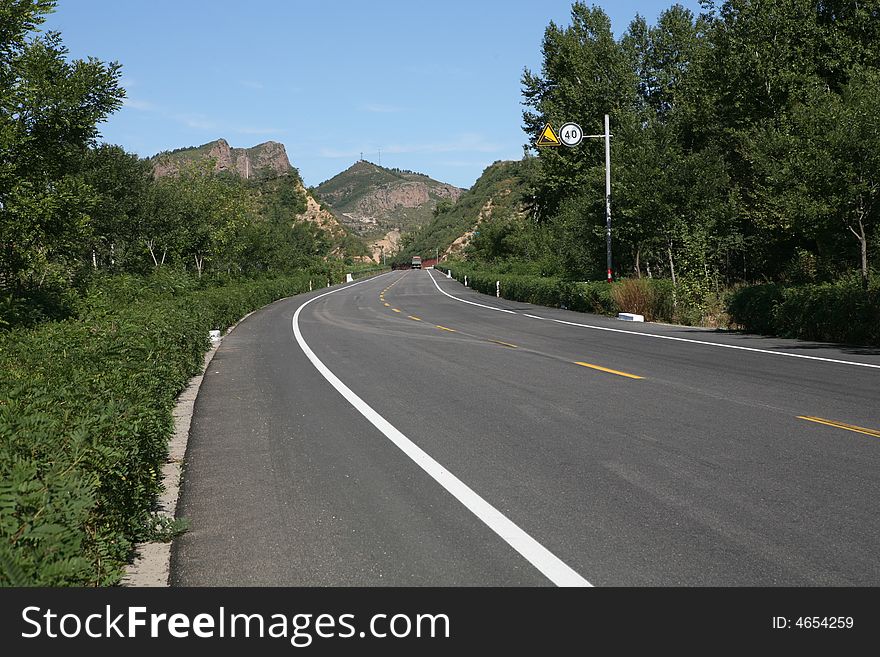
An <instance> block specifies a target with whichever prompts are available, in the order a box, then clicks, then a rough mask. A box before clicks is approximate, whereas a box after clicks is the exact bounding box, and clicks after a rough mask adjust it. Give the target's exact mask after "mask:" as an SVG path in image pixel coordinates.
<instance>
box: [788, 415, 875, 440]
mask: <svg viewBox="0 0 880 657" xmlns="http://www.w3.org/2000/svg"><path fill="white" fill-rule="evenodd" d="M797 417H798V419H799V420H806V421H807V422H815V423H816V424H825V425H827V426H829V427H835V428H837V429H846V430H847V431H854V432H856V433H863V434H865V435H866V436H873V437H874V438H880V431H878V430H877V429H867V428H865V427H859V426H856V425H855V424H846V423H845V422H837V421H836V420H826V419H824V418H821V417H812V416H809V415H798V416H797Z"/></svg>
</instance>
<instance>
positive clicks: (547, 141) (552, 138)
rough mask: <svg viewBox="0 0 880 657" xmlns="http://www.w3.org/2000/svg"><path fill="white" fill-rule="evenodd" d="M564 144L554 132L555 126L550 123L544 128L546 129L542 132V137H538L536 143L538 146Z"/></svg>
mask: <svg viewBox="0 0 880 657" xmlns="http://www.w3.org/2000/svg"><path fill="white" fill-rule="evenodd" d="M561 144H562V142H561V141H559V137H557V136H556V133H555V132H554V131H553V126H552V125H550V124H549V123H548V124H547V125H545V126H544V129H543V130H542V131H541V136H540V137H538V141H537V142H535V145H536V146H560V145H561Z"/></svg>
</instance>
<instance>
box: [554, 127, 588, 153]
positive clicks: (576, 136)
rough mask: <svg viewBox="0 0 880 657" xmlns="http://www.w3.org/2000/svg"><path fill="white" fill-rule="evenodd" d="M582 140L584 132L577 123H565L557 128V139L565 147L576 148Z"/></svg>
mask: <svg viewBox="0 0 880 657" xmlns="http://www.w3.org/2000/svg"><path fill="white" fill-rule="evenodd" d="M583 138H584V131H583V130H581V127H580V126H579V125H578V124H577V123H565V124H563V126H562V127H561V128H559V139H560V141H562V143H563V144H565V145H566V146H571V147H574V146H577V145H578V144H580V143H581V140H583Z"/></svg>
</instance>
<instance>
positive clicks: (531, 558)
mask: <svg viewBox="0 0 880 657" xmlns="http://www.w3.org/2000/svg"><path fill="white" fill-rule="evenodd" d="M368 280H372V279H368ZM432 280H433V278H432ZM365 282H366V281H361V282H360V283H354V284H353V285H348V286H346V287H343V288H338V289H336V290H332V291H330V292H325V293H324V294H321V295H318V296H316V297H313V298H312V299H309V300H308V301H306V302H305V303H303V304H302V305H301V306H300V307H299V308H297V309H296V312H295V313H294V314H293V320H292V324H293V335H294V336H295V337H296V341H297V343H299V346H300V348H301V349H302V350H303V353H304V354H305V355H306V358H308V359H309V360H310V361H311V363H312V365H314V366H315V369H317V370H318V371H319V372H320V373H321V376H323V377H324V378H325V379H327V381H328V382H329V383H330V385H332V386H333V387H334V388H336V390H337V392H339V394H341V395H342V396H343V397H344V398H345V400H346V401H347V402H348V403H349V404H351V405H352V406H354V408H355V409H357V411H358V412H359V413H360V414H361V415H363V416H364V417H365V418H366V419H367V420H368V421H369V422H370V424H372V425H373V426H374V427H376V428H377V429H378V430H379V431H381V432H382V433H383V434H385V436H386V437H387V438H388V439H389V440H390V441H391V442H392V443H394V444H395V445H397V447H399V448H400V450H401V451H402V452H403V453H404V454H406V455H407V456H408V457H409V458H411V459H412V460H413V461H414V462H415V463H416V464H417V465H418V466H419V467H420V468H422V470H424V471H425V472H426V473H428V475H429V476H430V477H431V478H432V479H434V481H436V482H437V483H438V484H440V485H441V486H443V488H445V489H446V490H447V491H448V492H449V493H450V494H451V495H452V496H453V497H455V499H457V500H458V501H459V502H461V503H462V504H463V505H464V506H465V507H466V508H467V509H468V510H469V511H470V512H471V513H473V514H474V515H475V516H477V518H479V519H480V520H482V521H483V523H485V524H486V526H487V527H489V529H491V530H492V531H494V532H495V533H496V534H498V536H500V537H501V538H502V539H504V541H505V542H507V544H508V545H510V546H511V547H512V548H513V549H514V550H516V551H517V552H519V553H520V554H521V555H522V556H523V557H524V558H525V559H526V560H527V561H528V562H529V563H531V564H532V565H533V566H534V567H535V568H537V569H538V570H539V571H540V572H541V573H542V574H543V575H544V576H545V577H547V578H548V579H549V580H550V581H551V582H553V583H554V584H556V585H557V586H592V585H591V584H590V583H589V582H588V581H587V580H586V579H584V578H583V577H581V576H580V575H579V574H578V573H577V572H575V571H574V570H573V569H572V568H570V567H569V566H568V565H566V564H565V563H563V561H562V560H561V559H559V557H557V556H556V555H554V554H553V553H552V552H550V551H549V550H548V549H547V548H545V547H544V546H543V545H541V544H540V543H538V542H537V541H536V540H535V539H534V538H532V537H531V536H529V535H528V534H527V533H526V532H525V531H523V530H522V529H521V528H520V527H519V526H518V525H516V524H515V523H514V522H513V521H512V520H510V519H509V518H508V517H507V516H505V515H504V514H503V513H501V512H500V511H499V510H498V509H496V508H495V507H494V506H492V505H491V504H489V502H487V501H486V500H484V499H483V498H482V497H480V496H479V495H478V494H477V493H476V492H475V491H474V490H473V489H471V488H470V487H469V486H468V485H467V484H465V483H464V482H463V481H461V480H460V479H459V478H458V477H456V476H455V475H454V474H452V473H451V472H449V471H448V470H447V469H446V468H444V467H443V466H442V465H440V463H438V462H437V461H435V460H434V459H433V458H432V457H431V456H430V455H429V454H428V453H427V452H425V451H424V450H423V449H421V448H420V447H419V446H418V445H416V444H415V443H414V442H412V441H411V440H410V439H409V438H407V437H406V436H404V435H403V434H402V433H401V432H400V431H398V430H397V429H396V428H395V427H394V426H392V424H391V423H390V422H388V420H386V419H385V418H384V417H382V416H381V415H379V413H377V412H376V411H375V410H373V408H372V407H371V406H369V405H368V404H367V403H366V402H365V401H364V400H363V399H361V398H360V397H358V396H357V395H356V394H355V393H354V392H352V390H351V389H350V388H349V387H348V386H346V385H345V384H344V383H343V382H342V381H341V380H340V379H339V378H338V377H337V376H336V375H335V374H334V373H333V372H331V371H330V369H329V368H328V367H327V366H326V365H324V363H323V362H321V360H320V359H319V358H318V357H317V356H316V355H315V352H313V351H312V350H311V348H310V347H309V345H308V344H307V343H306V341H305V339H304V338H303V336H302V333H301V332H300V329H299V316H300V314H301V313H302V310H303V308H305V307H306V306H308V305H309V304H310V303H312V302H313V301H317V300H318V299H321V298H322V297H326V296H327V295H329V294H335V293H336V292H339V291H341V290H345V289H348V288H350V287H354V286H355V285H360V284H361V283H365ZM441 291H442V290H441ZM453 298H454V297H453ZM459 300H461V299H459ZM466 303H468V302H466ZM475 305H480V304H475ZM486 307H487V308H488V307H489V306H486ZM494 310H499V309H498V308H495V309H494ZM507 312H509V311H507Z"/></svg>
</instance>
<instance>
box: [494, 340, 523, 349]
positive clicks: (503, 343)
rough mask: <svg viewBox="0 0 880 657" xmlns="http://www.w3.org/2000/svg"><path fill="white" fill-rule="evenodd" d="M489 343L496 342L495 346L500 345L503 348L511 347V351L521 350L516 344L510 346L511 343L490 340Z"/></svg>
mask: <svg viewBox="0 0 880 657" xmlns="http://www.w3.org/2000/svg"><path fill="white" fill-rule="evenodd" d="M489 342H494V343H495V344H500V345H501V346H503V347H510V348H511V349H519V347H517V346H516V345H515V344H510V343H509V342H502V341H501V340H492V339H489Z"/></svg>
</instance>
